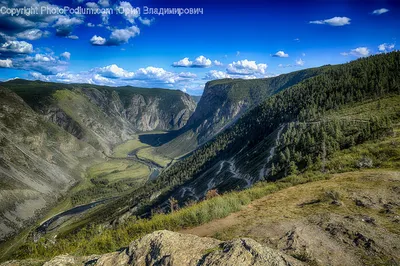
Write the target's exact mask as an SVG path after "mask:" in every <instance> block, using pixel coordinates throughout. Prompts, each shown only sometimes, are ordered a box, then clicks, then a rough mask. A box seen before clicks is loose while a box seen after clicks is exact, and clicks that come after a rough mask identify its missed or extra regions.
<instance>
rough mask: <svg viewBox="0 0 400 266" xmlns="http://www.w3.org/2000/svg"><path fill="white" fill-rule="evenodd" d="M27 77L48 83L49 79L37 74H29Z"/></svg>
mask: <svg viewBox="0 0 400 266" xmlns="http://www.w3.org/2000/svg"><path fill="white" fill-rule="evenodd" d="M29 75H30V76H31V77H32V78H33V79H35V80H42V81H50V77H48V76H45V75H43V74H41V73H38V72H31V73H29Z"/></svg>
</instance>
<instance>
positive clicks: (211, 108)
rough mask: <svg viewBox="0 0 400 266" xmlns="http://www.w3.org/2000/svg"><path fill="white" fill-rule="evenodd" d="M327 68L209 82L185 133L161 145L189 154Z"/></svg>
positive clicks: (165, 149)
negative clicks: (270, 76)
mask: <svg viewBox="0 0 400 266" xmlns="http://www.w3.org/2000/svg"><path fill="white" fill-rule="evenodd" d="M325 69H326V68H325V67H320V68H311V69H306V70H301V71H296V72H292V73H289V74H283V75H280V76H277V77H273V78H265V79H254V80H243V79H222V80H214V81H210V82H207V84H206V85H205V88H204V93H203V95H202V97H201V99H200V101H199V103H198V105H197V108H196V111H195V112H194V113H193V115H192V116H191V117H190V119H189V121H188V122H187V125H186V126H185V127H184V128H182V130H181V132H180V133H181V134H180V135H179V136H178V137H176V138H175V139H173V140H172V141H171V142H169V143H167V144H165V145H163V146H161V147H160V148H158V151H159V152H160V153H163V154H165V155H167V156H170V157H177V156H179V155H182V154H185V153H187V152H189V151H191V150H193V149H195V148H197V147H198V145H201V144H203V143H205V142H207V141H208V140H209V139H211V138H212V137H213V136H215V135H216V134H218V133H219V132H221V131H223V130H224V129H225V128H227V127H229V126H230V125H231V124H233V123H234V122H235V121H236V120H237V119H238V118H240V117H241V116H242V115H243V114H244V113H246V111H247V110H249V109H251V108H252V107H254V106H256V105H257V104H259V103H261V102H262V101H263V100H265V99H266V98H268V97H270V96H272V95H274V94H276V93H278V92H280V91H281V90H284V89H286V88H288V87H290V86H292V85H294V84H296V83H298V82H300V81H302V80H305V79H308V78H310V77H314V76H316V75H319V74H321V73H323V72H324V71H325Z"/></svg>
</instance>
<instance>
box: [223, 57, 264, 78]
mask: <svg viewBox="0 0 400 266" xmlns="http://www.w3.org/2000/svg"><path fill="white" fill-rule="evenodd" d="M266 69H267V64H257V63H256V61H249V60H247V59H245V60H240V61H237V62H233V63H231V64H229V65H228V67H227V69H226V71H227V73H228V74H236V75H253V74H265V71H266Z"/></svg>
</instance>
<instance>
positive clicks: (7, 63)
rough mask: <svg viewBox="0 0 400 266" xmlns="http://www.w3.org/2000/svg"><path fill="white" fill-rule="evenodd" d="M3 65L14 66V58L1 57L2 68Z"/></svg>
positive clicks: (6, 66)
mask: <svg viewBox="0 0 400 266" xmlns="http://www.w3.org/2000/svg"><path fill="white" fill-rule="evenodd" d="M1 67H3V68H9V67H13V63H12V60H11V59H9V58H7V59H5V60H1V59H0V68H1Z"/></svg>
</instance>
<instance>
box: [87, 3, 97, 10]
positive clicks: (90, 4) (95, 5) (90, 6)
mask: <svg viewBox="0 0 400 266" xmlns="http://www.w3.org/2000/svg"><path fill="white" fill-rule="evenodd" d="M86 6H87V7H88V8H92V9H99V6H98V5H97V4H96V3H95V2H87V3H86Z"/></svg>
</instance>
